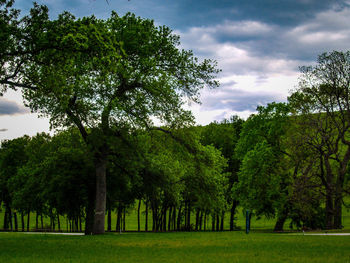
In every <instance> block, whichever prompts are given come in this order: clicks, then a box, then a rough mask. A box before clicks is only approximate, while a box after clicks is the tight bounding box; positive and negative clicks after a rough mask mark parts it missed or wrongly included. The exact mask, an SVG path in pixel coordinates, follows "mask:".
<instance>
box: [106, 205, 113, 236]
mask: <svg viewBox="0 0 350 263" xmlns="http://www.w3.org/2000/svg"><path fill="white" fill-rule="evenodd" d="M107 231H108V232H111V231H112V209H111V208H110V207H108V212H107Z"/></svg>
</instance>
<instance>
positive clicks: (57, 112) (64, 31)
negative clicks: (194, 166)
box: [0, 0, 218, 234]
mask: <svg viewBox="0 0 350 263" xmlns="http://www.w3.org/2000/svg"><path fill="white" fill-rule="evenodd" d="M0 3H1V7H2V8H1V12H0V16H1V17H0V22H1V23H0V26H1V32H4V33H2V35H0V41H1V45H0V46H1V50H0V57H1V61H0V65H1V69H0V71H1V73H2V74H1V78H0V84H1V91H2V92H4V91H5V90H6V89H7V88H13V89H16V88H21V89H22V91H23V96H24V99H25V103H26V104H27V105H28V106H29V107H30V108H31V109H32V111H36V112H39V113H40V114H41V115H44V116H49V117H50V121H51V125H52V127H62V126H64V127H70V126H76V127H77V128H78V129H79V132H80V134H81V136H82V138H83V139H84V141H85V142H86V144H87V145H88V146H89V149H90V151H91V153H92V154H93V155H94V165H95V171H96V201H95V204H96V205H95V217H94V227H93V229H92V230H91V232H93V233H95V234H100V233H103V232H104V229H105V227H104V222H105V220H104V218H105V208H106V167H107V163H108V156H109V155H110V154H111V153H110V145H111V142H112V141H113V138H116V137H120V136H121V135H120V133H119V129H120V127H122V126H124V125H126V124H127V125H130V126H134V127H150V126H152V125H153V123H152V119H154V118H157V119H159V120H160V121H162V122H163V123H164V125H165V126H168V127H172V128H174V127H181V126H186V125H189V124H191V123H192V116H191V114H190V113H189V112H188V111H185V110H183V109H182V107H181V106H182V104H183V103H184V102H185V100H184V98H187V99H189V100H192V101H195V102H198V94H199V91H200V89H201V88H203V87H204V86H209V87H216V86H217V85H218V83H217V82H216V81H215V80H214V78H215V76H216V73H217V72H218V70H217V69H216V67H215V63H214V62H213V61H210V60H204V61H203V62H199V61H198V59H197V58H195V57H194V56H193V54H192V52H191V51H185V50H181V49H179V44H180V42H179V37H178V36H176V35H174V34H173V33H172V31H171V30H170V29H169V28H167V27H165V26H161V27H156V26H155V25H154V22H153V21H152V20H148V19H141V18H139V17H136V16H135V15H132V14H127V15H125V16H123V17H119V16H118V15H117V14H116V13H112V15H111V17H110V18H109V19H106V20H100V19H96V18H95V17H93V16H91V17H84V18H81V19H76V18H75V17H74V16H73V15H71V14H69V13H67V12H65V13H63V14H61V15H59V16H58V18H57V19H56V20H50V19H49V16H48V9H47V7H46V6H39V5H36V4H35V5H34V7H33V8H32V9H31V11H30V14H29V15H27V16H24V17H23V18H18V11H16V10H12V11H11V9H10V7H11V5H12V3H13V1H6V0H2V1H1V2H0ZM89 128H90V129H89Z"/></svg>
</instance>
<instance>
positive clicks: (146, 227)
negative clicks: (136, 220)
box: [145, 200, 148, 232]
mask: <svg viewBox="0 0 350 263" xmlns="http://www.w3.org/2000/svg"><path fill="white" fill-rule="evenodd" d="M145 213H146V219H145V231H146V232H147V231H148V201H147V200H146V209H145Z"/></svg>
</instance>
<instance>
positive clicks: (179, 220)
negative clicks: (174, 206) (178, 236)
mask: <svg viewBox="0 0 350 263" xmlns="http://www.w3.org/2000/svg"><path fill="white" fill-rule="evenodd" d="M181 209H182V205H180V207H179V212H178V213H177V222H176V229H177V230H178V231H179V230H181Z"/></svg>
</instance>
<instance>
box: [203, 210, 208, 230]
mask: <svg viewBox="0 0 350 263" xmlns="http://www.w3.org/2000/svg"><path fill="white" fill-rule="evenodd" d="M206 230H207V211H205V212H204V231H206Z"/></svg>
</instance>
